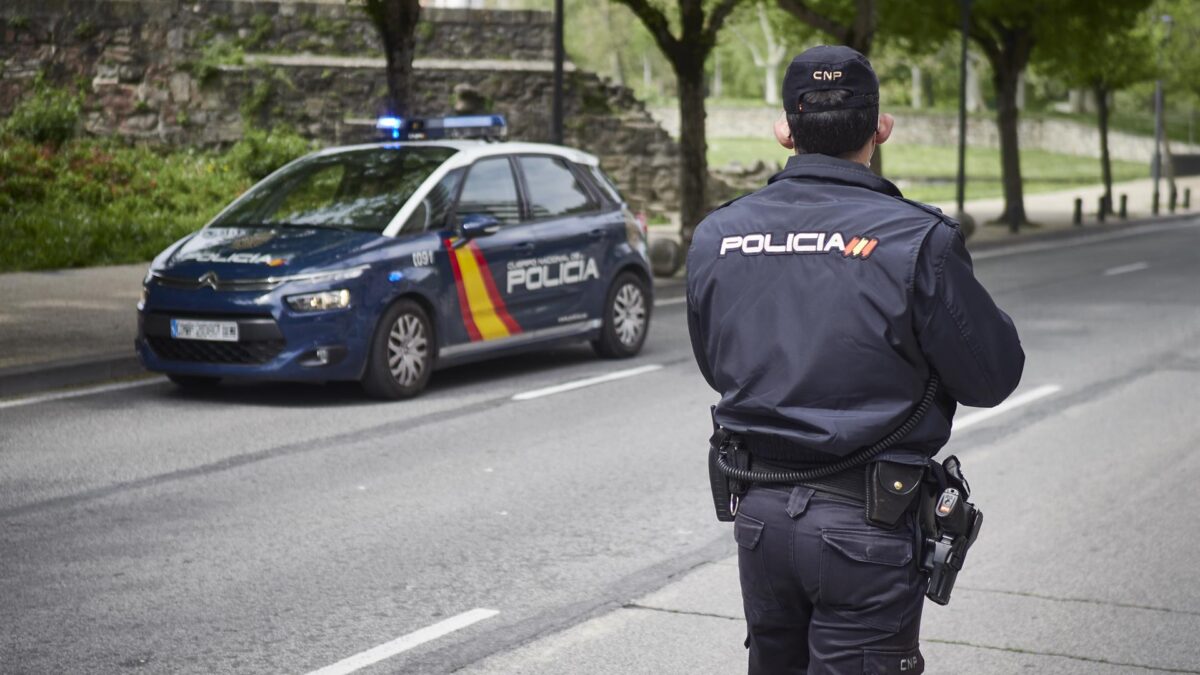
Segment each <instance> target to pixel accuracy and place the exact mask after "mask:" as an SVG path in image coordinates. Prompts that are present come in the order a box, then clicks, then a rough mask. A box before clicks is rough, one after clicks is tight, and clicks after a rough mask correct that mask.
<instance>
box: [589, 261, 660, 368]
mask: <svg viewBox="0 0 1200 675" xmlns="http://www.w3.org/2000/svg"><path fill="white" fill-rule="evenodd" d="M649 328H650V293H649V291H648V289H647V287H646V282H644V281H642V279H641V277H639V276H638V275H636V274H634V273H632V272H622V273H621V274H619V275H617V279H616V281H614V282H613V285H612V286H611V287H610V288H609V289H608V297H607V299H606V300H605V301H604V325H603V326H601V328H600V337H599V338H597V339H596V340H593V341H592V349H594V350H596V353H597V354H598V355H600V356H601V357H603V358H606V359H626V358H629V357H631V356H633V355H635V354H637V353H638V352H640V351H641V350H642V345H643V344H645V342H646V332H647V329H649Z"/></svg>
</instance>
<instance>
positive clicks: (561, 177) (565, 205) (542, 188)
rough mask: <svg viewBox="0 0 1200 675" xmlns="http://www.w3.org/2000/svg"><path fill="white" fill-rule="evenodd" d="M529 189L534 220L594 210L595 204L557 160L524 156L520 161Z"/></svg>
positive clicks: (530, 207) (561, 162) (569, 171)
mask: <svg viewBox="0 0 1200 675" xmlns="http://www.w3.org/2000/svg"><path fill="white" fill-rule="evenodd" d="M518 161H519V163H520V164H521V171H522V172H523V173H524V174H525V185H526V187H527V188H528V190H529V210H530V212H531V213H532V215H533V218H534V219H539V218H554V217H556V216H569V215H571V214H573V213H585V212H587V211H594V210H595V209H596V204H595V202H593V201H592V198H591V197H590V196H589V195H588V192H587V188H585V187H584V186H583V185H582V184H581V183H580V182H579V180H578V179H576V177H575V174H574V173H572V172H571V169H569V168H567V164H566V162H565V161H563V160H562V159H559V158H557V157H542V156H527V157H521V158H520V159H519V160H518Z"/></svg>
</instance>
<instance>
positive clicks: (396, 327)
mask: <svg viewBox="0 0 1200 675" xmlns="http://www.w3.org/2000/svg"><path fill="white" fill-rule="evenodd" d="M428 362H429V340H428V338H427V337H426V335H425V325H424V324H423V323H421V320H420V319H419V318H417V317H416V316H415V315H412V314H401V315H400V317H399V318H397V319H396V323H394V324H392V330H391V333H389V334H388V370H389V371H391V373H392V378H393V379H395V380H396V382H397V383H398V384H400V386H403V387H409V386H412V385H413V384H415V383H416V382H417V381H418V380H420V379H421V375H423V374H424V373H425V368H426V366H427V364H428Z"/></svg>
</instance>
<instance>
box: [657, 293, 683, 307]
mask: <svg viewBox="0 0 1200 675" xmlns="http://www.w3.org/2000/svg"><path fill="white" fill-rule="evenodd" d="M685 302H687V296H686V295H681V296H679V297H678V298H661V299H659V300H655V301H654V306H655V307H669V306H671V305H682V304H683V303H685Z"/></svg>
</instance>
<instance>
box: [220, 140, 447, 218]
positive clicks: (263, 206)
mask: <svg viewBox="0 0 1200 675" xmlns="http://www.w3.org/2000/svg"><path fill="white" fill-rule="evenodd" d="M455 152H457V151H456V150H453V149H451V148H440V147H410V146H387V147H378V148H367V149H364V150H353V151H350V152H341V153H338V154H335V155H326V156H322V157H313V158H311V159H307V160H303V161H301V162H298V163H296V164H294V165H292V166H290V167H288V168H287V169H286V170H284V171H283V172H282V173H279V174H276V175H274V176H271V177H270V178H268V179H267V180H265V181H263V182H261V183H259V184H258V185H256V186H254V187H253V188H251V190H250V192H249V193H248V194H247V195H246V198H245V199H243V200H241V201H240V202H238V204H237V205H236V206H234V207H233V208H231V209H230V210H229V211H227V212H225V213H224V214H222V215H221V217H220V218H218V219H217V220H216V221H214V222H213V224H212V225H213V226H214V227H333V228H339V229H352V230H363V231H367V232H382V231H383V229H384V228H385V227H387V224H388V223H390V222H391V221H392V218H394V217H395V215H396V213H397V212H398V211H399V210H400V208H401V207H402V206H404V203H405V202H407V201H408V199H409V198H410V197H412V195H413V193H414V192H416V190H417V188H418V187H420V185H421V183H423V182H424V181H425V179H426V178H428V177H429V175H430V174H432V173H433V172H434V170H436V169H437V168H438V167H439V166H441V165H442V163H443V162H445V161H446V159H447V158H449V157H450V156H451V155H453V154H454V153H455Z"/></svg>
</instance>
